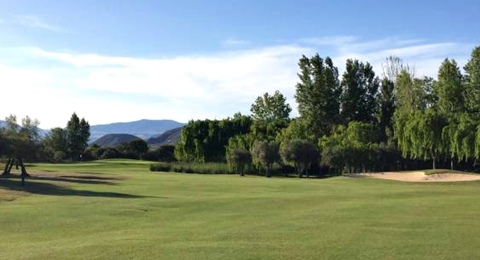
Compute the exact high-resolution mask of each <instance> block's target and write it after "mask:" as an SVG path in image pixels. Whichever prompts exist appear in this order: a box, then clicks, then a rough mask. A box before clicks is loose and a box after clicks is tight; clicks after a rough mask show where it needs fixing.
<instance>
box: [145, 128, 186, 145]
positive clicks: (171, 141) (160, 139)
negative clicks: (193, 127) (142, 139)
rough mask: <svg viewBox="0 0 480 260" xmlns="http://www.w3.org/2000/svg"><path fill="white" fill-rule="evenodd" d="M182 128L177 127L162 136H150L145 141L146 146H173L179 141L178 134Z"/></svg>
mask: <svg viewBox="0 0 480 260" xmlns="http://www.w3.org/2000/svg"><path fill="white" fill-rule="evenodd" d="M182 128H183V127H177V128H174V129H170V130H168V131H165V132H164V133H163V134H160V135H156V136H152V137H150V138H149V139H148V140H147V143H148V145H152V146H161V145H175V144H177V143H178V142H179V141H180V133H181V131H182Z"/></svg>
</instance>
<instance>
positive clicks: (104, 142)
mask: <svg viewBox="0 0 480 260" xmlns="http://www.w3.org/2000/svg"><path fill="white" fill-rule="evenodd" d="M137 139H141V138H139V137H138V136H134V135H130V134H108V135H104V136H102V137H100V138H99V139H97V140H95V141H94V142H93V143H92V144H96V145H98V146H103V147H115V146H117V145H119V144H121V143H126V142H130V141H133V140H137Z"/></svg>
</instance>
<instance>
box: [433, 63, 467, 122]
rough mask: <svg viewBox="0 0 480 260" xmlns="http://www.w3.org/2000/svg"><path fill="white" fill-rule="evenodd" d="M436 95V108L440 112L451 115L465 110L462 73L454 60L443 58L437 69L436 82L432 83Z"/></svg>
mask: <svg viewBox="0 0 480 260" xmlns="http://www.w3.org/2000/svg"><path fill="white" fill-rule="evenodd" d="M434 88H435V92H436V95H437V97H438V103H437V105H438V109H439V111H440V112H441V113H445V114H447V115H450V116H452V115H453V114H454V113H461V112H464V111H465V89H464V86H463V82H462V73H461V72H460V68H459V67H458V66H457V62H456V61H455V60H449V59H445V60H444V61H443V63H442V65H440V68H439V70H438V78H437V82H436V83H435V84H434Z"/></svg>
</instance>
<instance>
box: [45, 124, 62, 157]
mask: <svg viewBox="0 0 480 260" xmlns="http://www.w3.org/2000/svg"><path fill="white" fill-rule="evenodd" d="M41 144H42V148H43V153H44V156H45V157H47V158H53V157H54V155H55V154H56V155H57V156H56V157H57V158H56V159H55V161H60V160H62V159H65V157H66V156H67V152H68V146H67V132H66V131H65V130H64V129H63V128H60V127H56V128H53V129H51V130H50V132H49V133H48V134H47V135H46V136H45V137H44V138H43V140H42V141H41ZM57 152H58V153H57ZM62 154H63V155H64V158H60V159H59V158H58V157H60V155H62Z"/></svg>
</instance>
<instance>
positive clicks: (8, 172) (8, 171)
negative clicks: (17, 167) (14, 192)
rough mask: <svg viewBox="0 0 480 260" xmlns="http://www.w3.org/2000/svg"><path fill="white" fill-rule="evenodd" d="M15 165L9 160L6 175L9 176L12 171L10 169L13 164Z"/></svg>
mask: <svg viewBox="0 0 480 260" xmlns="http://www.w3.org/2000/svg"><path fill="white" fill-rule="evenodd" d="M14 163H15V161H14V160H13V159H11V160H10V165H9V166H8V169H7V173H6V175H9V174H10V172H11V171H12V168H13V164H14Z"/></svg>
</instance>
